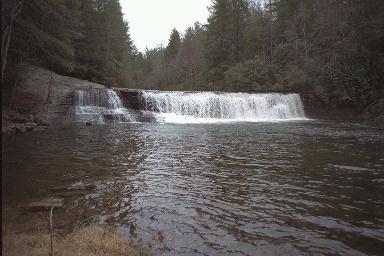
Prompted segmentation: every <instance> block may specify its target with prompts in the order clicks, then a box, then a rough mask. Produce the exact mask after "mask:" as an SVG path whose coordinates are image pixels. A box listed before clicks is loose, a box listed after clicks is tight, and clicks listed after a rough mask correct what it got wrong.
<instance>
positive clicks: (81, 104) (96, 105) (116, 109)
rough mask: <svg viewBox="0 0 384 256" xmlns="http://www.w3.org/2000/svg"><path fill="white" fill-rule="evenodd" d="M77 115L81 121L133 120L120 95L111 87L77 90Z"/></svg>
mask: <svg viewBox="0 0 384 256" xmlns="http://www.w3.org/2000/svg"><path fill="white" fill-rule="evenodd" d="M75 103H76V117H77V119H78V120H80V121H91V122H101V123H103V122H105V121H106V120H111V121H115V122H132V121H134V120H133V117H132V115H131V114H130V113H129V111H128V110H127V109H126V108H124V105H123V103H122V101H121V99H120V97H119V95H118V94H117V93H116V92H115V91H114V90H110V89H90V90H77V91H76V94H75Z"/></svg>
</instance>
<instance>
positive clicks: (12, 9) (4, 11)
mask: <svg viewBox="0 0 384 256" xmlns="http://www.w3.org/2000/svg"><path fill="white" fill-rule="evenodd" d="M24 1H25V0H18V1H13V0H2V1H1V80H3V76H4V69H5V64H6V63H7V53H8V48H9V43H10V41H11V33H12V26H13V22H14V21H15V19H16V17H17V15H19V13H20V11H21V8H22V6H23V3H24Z"/></svg>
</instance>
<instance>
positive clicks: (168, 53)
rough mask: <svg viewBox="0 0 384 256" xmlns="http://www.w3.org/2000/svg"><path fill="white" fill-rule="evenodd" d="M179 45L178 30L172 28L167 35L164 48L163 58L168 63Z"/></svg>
mask: <svg viewBox="0 0 384 256" xmlns="http://www.w3.org/2000/svg"><path fill="white" fill-rule="evenodd" d="M180 46H181V38H180V34H179V32H178V31H177V30H176V28H174V29H173V30H172V32H171V36H170V37H169V42H168V46H167V48H166V49H165V59H166V61H167V62H168V63H169V62H170V61H171V60H173V59H175V57H176V54H177V52H178V51H179V49H180Z"/></svg>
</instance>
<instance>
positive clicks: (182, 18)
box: [120, 0, 211, 52]
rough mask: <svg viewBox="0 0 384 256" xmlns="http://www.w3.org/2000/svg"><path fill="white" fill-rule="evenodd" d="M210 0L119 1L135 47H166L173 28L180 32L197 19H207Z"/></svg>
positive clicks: (140, 49) (203, 20) (143, 48)
mask: <svg viewBox="0 0 384 256" xmlns="http://www.w3.org/2000/svg"><path fill="white" fill-rule="evenodd" d="M210 3H211V0H120V4H121V7H122V10H123V13H124V19H125V20H127V21H128V22H129V27H130V30H129V31H130V34H131V38H132V40H133V41H134V44H135V45H136V47H137V49H138V50H139V51H141V52H144V51H145V47H146V46H147V47H148V48H149V49H151V48H154V47H156V46H157V45H159V44H163V45H164V46H166V45H167V44H168V39H169V36H170V34H171V31H172V29H173V28H176V29H177V30H178V31H179V32H180V33H183V32H184V30H185V29H186V28H187V27H189V26H192V25H193V24H194V23H195V22H196V21H199V22H200V23H202V24H205V23H206V22H207V18H208V16H209V12H208V9H207V7H208V6H209V5H210Z"/></svg>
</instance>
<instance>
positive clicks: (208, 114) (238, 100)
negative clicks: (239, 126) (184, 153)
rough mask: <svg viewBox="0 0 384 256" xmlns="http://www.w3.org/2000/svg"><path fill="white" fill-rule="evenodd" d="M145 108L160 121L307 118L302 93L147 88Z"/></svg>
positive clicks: (255, 120) (250, 120)
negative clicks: (222, 91) (183, 90)
mask: <svg viewBox="0 0 384 256" xmlns="http://www.w3.org/2000/svg"><path fill="white" fill-rule="evenodd" d="M142 101H143V105H144V108H145V109H147V110H150V111H154V112H156V113H157V114H156V119H157V121H159V122H172V123H205V122H208V123H213V122H231V121H233V122H239V121H240V122H260V121H284V120H303V119H305V114H304V108H303V104H302V102H301V99H300V96H299V95H298V94H295V93H292V94H278V93H264V94H260V93H258V94H248V93H213V92H158V91H143V92H142Z"/></svg>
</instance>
